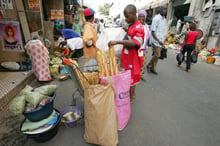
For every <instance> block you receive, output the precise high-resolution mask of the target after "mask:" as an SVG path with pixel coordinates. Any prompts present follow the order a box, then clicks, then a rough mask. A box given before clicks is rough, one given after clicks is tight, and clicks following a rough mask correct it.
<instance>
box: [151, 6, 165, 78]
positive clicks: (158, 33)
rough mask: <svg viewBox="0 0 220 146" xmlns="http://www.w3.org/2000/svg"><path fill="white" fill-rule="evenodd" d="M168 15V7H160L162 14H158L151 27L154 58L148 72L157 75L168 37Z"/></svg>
mask: <svg viewBox="0 0 220 146" xmlns="http://www.w3.org/2000/svg"><path fill="white" fill-rule="evenodd" d="M166 14H167V7H166V6H162V7H160V12H159V14H157V15H156V16H155V17H154V18H153V21H152V25H151V36H150V41H151V43H152V47H153V54H154V55H153V57H152V59H151V61H150V62H149V63H148V65H147V70H148V72H151V73H153V74H155V75H157V74H158V73H157V72H156V66H157V63H158V59H159V57H160V55H161V53H160V52H161V49H162V46H163V41H164V39H165V37H166V18H165V16H166Z"/></svg>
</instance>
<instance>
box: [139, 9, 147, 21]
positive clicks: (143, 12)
mask: <svg viewBox="0 0 220 146" xmlns="http://www.w3.org/2000/svg"><path fill="white" fill-rule="evenodd" d="M140 15H144V17H145V19H146V18H147V12H146V11H145V10H140V11H139V12H138V16H140Z"/></svg>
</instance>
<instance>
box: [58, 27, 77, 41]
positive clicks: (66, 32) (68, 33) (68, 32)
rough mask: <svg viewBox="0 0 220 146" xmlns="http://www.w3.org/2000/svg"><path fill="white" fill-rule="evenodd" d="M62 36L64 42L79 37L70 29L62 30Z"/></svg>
mask: <svg viewBox="0 0 220 146" xmlns="http://www.w3.org/2000/svg"><path fill="white" fill-rule="evenodd" d="M62 34H63V36H64V38H65V40H67V39H71V38H76V37H80V36H79V34H78V33H77V32H75V31H74V30H72V29H63V30H62Z"/></svg>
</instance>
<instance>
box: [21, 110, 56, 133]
mask: <svg viewBox="0 0 220 146" xmlns="http://www.w3.org/2000/svg"><path fill="white" fill-rule="evenodd" d="M55 118H56V112H55V111H53V112H52V114H51V115H50V116H49V117H48V118H46V119H43V120H41V121H38V122H31V121H29V120H28V119H26V120H25V122H24V123H23V125H22V127H21V131H30V130H35V129H37V128H40V127H42V126H44V125H45V124H47V123H48V122H50V121H52V120H54V119H55Z"/></svg>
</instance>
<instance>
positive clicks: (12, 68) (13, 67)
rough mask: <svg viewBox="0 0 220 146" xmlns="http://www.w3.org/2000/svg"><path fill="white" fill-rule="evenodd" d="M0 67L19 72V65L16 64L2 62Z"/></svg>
mask: <svg viewBox="0 0 220 146" xmlns="http://www.w3.org/2000/svg"><path fill="white" fill-rule="evenodd" d="M1 66H3V67H4V68H7V69H10V70H19V68H20V65H19V64H18V63H16V62H3V63H2V64H1Z"/></svg>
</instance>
